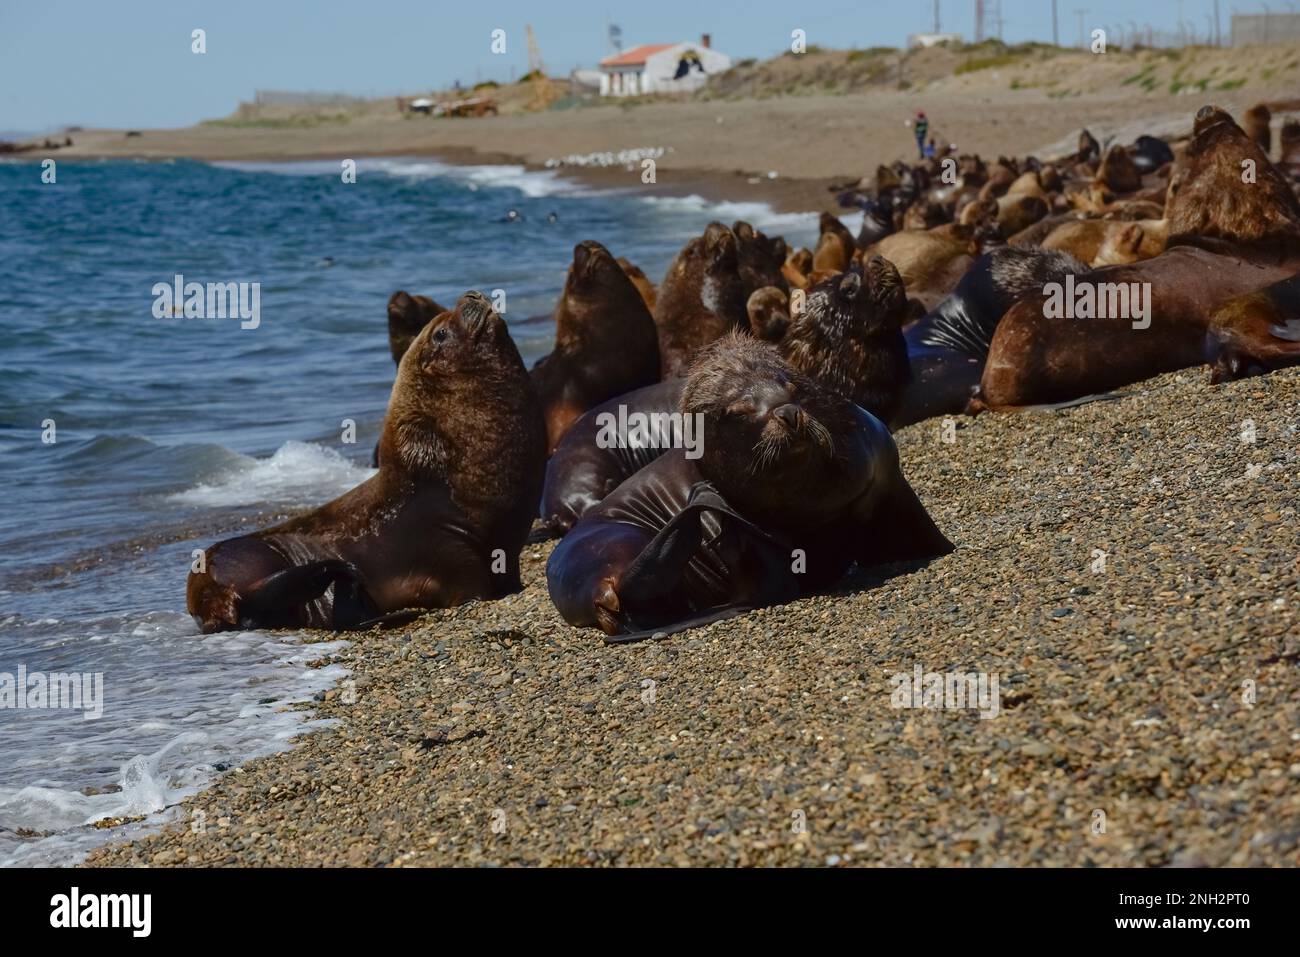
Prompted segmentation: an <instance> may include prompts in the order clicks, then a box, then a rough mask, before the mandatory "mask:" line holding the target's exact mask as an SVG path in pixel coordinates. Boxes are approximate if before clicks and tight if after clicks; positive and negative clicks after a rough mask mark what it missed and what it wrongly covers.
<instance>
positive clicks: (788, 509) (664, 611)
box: [546, 334, 952, 641]
mask: <svg viewBox="0 0 1300 957" xmlns="http://www.w3.org/2000/svg"><path fill="white" fill-rule="evenodd" d="M681 412H682V414H683V415H687V416H698V417H699V418H700V420H702V422H703V429H704V442H703V444H702V449H701V456H700V457H699V458H698V459H691V458H687V456H686V454H685V452H684V451H683V450H680V449H677V450H673V451H671V452H669V453H667V454H666V455H663V456H661V457H660V458H658V459H656V460H655V461H654V462H653V463H651V464H650V465H648V466H646V467H645V468H644V469H642V470H641V471H639V472H637V473H636V475H634V476H633V477H632V478H631V479H629V480H628V481H627V482H625V483H623V484H622V485H621V486H619V487H618V488H617V489H616V490H615V491H614V492H613V493H612V494H611V495H610V496H609V497H607V498H606V499H605V500H604V501H603V502H601V503H600V505H598V506H596V507H595V508H593V509H592V510H591V511H589V512H588V513H587V514H586V515H584V516H583V518H582V520H581V521H579V522H578V524H577V525H576V526H575V527H574V528H573V530H572V531H571V532H570V533H569V534H568V535H567V536H566V537H565V538H564V540H563V541H562V542H560V544H559V545H558V546H557V547H556V549H555V551H554V552H552V553H551V557H550V560H549V561H548V562H547V565H546V583H547V589H548V591H549V592H550V596H551V600H552V601H553V602H554V603H555V607H556V608H557V609H558V611H559V612H560V614H561V616H562V617H563V618H564V619H565V620H566V621H568V622H569V623H570V624H572V625H576V626H578V627H596V628H599V629H600V630H601V631H603V632H604V633H605V634H606V635H607V636H609V637H610V638H613V639H615V640H618V641H630V640H638V639H640V638H646V637H650V636H652V635H654V634H657V633H661V632H662V633H671V632H676V631H680V630H683V629H686V628H691V627H695V626H698V625H702V624H705V623H708V622H711V621H717V620H720V619H722V618H726V617H730V616H732V615H736V614H740V613H742V612H744V611H747V610H749V609H752V608H756V607H761V606H766V605H772V604H779V603H782V602H786V601H790V600H792V599H794V598H796V597H798V596H800V595H804V594H809V593H811V592H813V591H816V590H818V589H821V588H825V587H827V586H828V585H831V584H833V583H834V582H835V581H836V580H837V579H839V578H840V577H841V576H842V575H843V574H844V572H845V571H846V570H847V569H848V567H849V566H850V564H852V563H853V562H854V561H857V562H858V563H859V564H861V565H875V564H882V563H890V562H899V561H915V560H922V559H927V558H933V557H936V556H939V555H944V554H947V553H948V552H950V551H952V545H951V543H950V542H949V541H948V540H947V539H946V538H944V536H943V534H942V533H941V532H940V531H939V529H938V528H937V527H935V525H934V522H933V521H932V520H931V519H930V517H929V516H928V515H927V514H926V512H925V509H924V507H923V506H922V505H921V503H920V501H919V500H918V499H917V497H916V494H915V493H914V492H913V491H912V489H911V487H910V486H909V485H908V483H907V480H906V479H905V478H904V477H903V475H902V473H901V471H900V470H899V467H898V450H897V448H896V447H895V446H894V442H893V439H892V438H891V437H890V435H889V431H888V430H887V429H886V428H885V427H884V425H883V424H882V423H881V422H880V421H879V420H878V419H875V418H874V417H872V416H871V415H870V414H868V413H866V412H864V411H862V410H861V409H859V408H858V407H856V406H855V405H853V404H852V403H851V402H849V401H848V400H847V399H845V398H843V397H841V396H839V395H837V394H836V393H834V392H832V391H830V390H829V389H825V388H824V387H822V386H819V385H818V384H817V383H816V382H814V381H813V380H812V379H810V378H808V377H807V376H804V375H802V374H800V373H799V372H797V371H795V370H794V369H793V368H791V367H790V366H789V365H788V364H787V363H785V362H784V361H783V360H782V359H781V358H780V356H779V355H778V353H777V350H776V349H775V347H773V346H771V345H770V344H767V343H761V342H758V341H757V340H755V339H753V338H751V337H748V336H743V335H736V334H732V335H729V336H727V337H726V338H725V339H723V340H721V341H719V342H716V343H714V344H713V345H712V346H710V347H709V349H708V350H707V351H706V352H705V353H704V354H703V355H701V356H700V358H699V359H698V361H697V362H696V363H695V365H694V366H693V368H692V371H691V375H690V378H689V379H688V381H687V384H686V388H685V392H684V394H683V397H682V406H681Z"/></svg>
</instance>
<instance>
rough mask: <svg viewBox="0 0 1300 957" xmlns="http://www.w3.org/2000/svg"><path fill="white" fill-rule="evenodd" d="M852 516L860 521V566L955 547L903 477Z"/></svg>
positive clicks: (931, 554)
mask: <svg viewBox="0 0 1300 957" xmlns="http://www.w3.org/2000/svg"><path fill="white" fill-rule="evenodd" d="M854 517H855V518H856V519H857V520H858V521H860V522H862V529H861V532H860V534H859V535H858V549H857V555H856V556H855V557H856V558H857V561H858V564H859V565H862V566H868V565H883V564H887V563H889V562H904V561H916V560H920V559H925V558H937V557H938V556H940V555H947V554H948V553H950V552H952V551H953V550H954V548H953V544H952V542H950V541H948V539H947V538H945V537H944V534H943V532H941V531H939V527H938V526H937V525H935V524H934V520H933V519H932V518H930V515H929V513H928V512H926V510H925V506H924V505H922V504H921V500H920V499H919V498H917V497H916V492H914V491H912V486H911V485H909V484H908V482H907V480H906V479H900V480H899V483H898V485H897V486H895V487H894V488H893V489H892V490H891V491H890V493H889V494H888V495H887V496H886V497H885V498H884V499H882V500H880V501H878V502H875V503H873V505H872V507H871V510H870V512H869V513H868V514H859V515H855V516H854Z"/></svg>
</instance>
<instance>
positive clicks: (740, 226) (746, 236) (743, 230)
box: [731, 219, 754, 242]
mask: <svg viewBox="0 0 1300 957" xmlns="http://www.w3.org/2000/svg"><path fill="white" fill-rule="evenodd" d="M731 231H732V232H733V233H735V234H736V238H737V239H743V240H744V241H745V242H748V241H749V240H751V239H753V238H754V227H753V226H751V225H749V223H747V222H745V221H744V220H743V219H738V220H736V222H735V225H733V226H732V227H731Z"/></svg>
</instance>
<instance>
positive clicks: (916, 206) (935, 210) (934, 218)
mask: <svg viewBox="0 0 1300 957" xmlns="http://www.w3.org/2000/svg"><path fill="white" fill-rule="evenodd" d="M951 218H952V217H950V216H949V215H948V212H947V211H946V210H945V209H944V208H943V207H942V206H941V205H939V204H938V203H936V202H934V201H933V200H929V199H922V200H918V201H917V202H915V203H913V204H912V205H911V206H909V207H908V208H907V212H906V213H904V214H903V228H904V229H930V228H932V227H934V226H942V225H943V224H944V223H946V222H948V221H949V220H950V219H951Z"/></svg>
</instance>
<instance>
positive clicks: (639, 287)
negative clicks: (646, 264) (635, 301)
mask: <svg viewBox="0 0 1300 957" xmlns="http://www.w3.org/2000/svg"><path fill="white" fill-rule="evenodd" d="M617 261H618V265H619V268H620V269H622V270H623V272H625V273H627V278H628V279H631V280H632V285H634V286H636V291H637V292H639V293H640V294H641V298H642V299H643V300H645V307H646V308H647V309H648V310H650V312H651V313H652V314H653V313H654V310H655V284H654V283H652V282H651V281H650V280H649V279H647V278H646V274H645V273H643V272H642V271H641V267H639V266H637V265H635V264H634V263H632V262H629V261H628V260H627V259H625V258H624V257H622V256H619V257H618V260H617Z"/></svg>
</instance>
